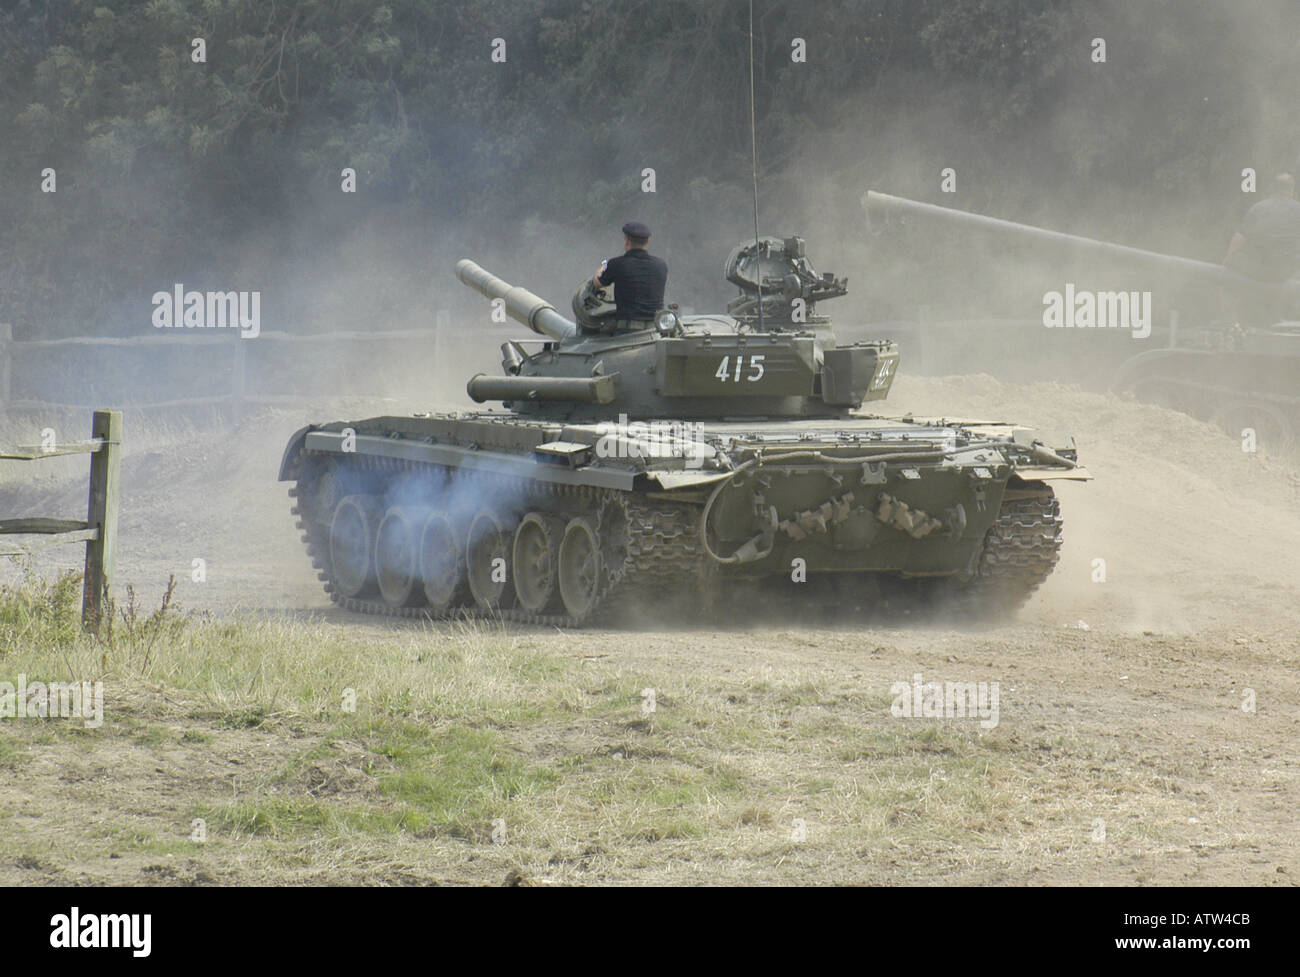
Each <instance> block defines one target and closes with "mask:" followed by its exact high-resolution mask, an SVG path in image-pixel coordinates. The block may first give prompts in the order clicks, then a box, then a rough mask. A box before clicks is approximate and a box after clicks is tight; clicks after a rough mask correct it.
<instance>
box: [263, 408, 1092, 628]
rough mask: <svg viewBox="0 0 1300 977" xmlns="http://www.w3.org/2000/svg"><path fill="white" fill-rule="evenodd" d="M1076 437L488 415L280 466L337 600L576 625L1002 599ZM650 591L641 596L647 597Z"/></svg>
mask: <svg viewBox="0 0 1300 977" xmlns="http://www.w3.org/2000/svg"><path fill="white" fill-rule="evenodd" d="M1072 455H1073V445H1072V443H1070V442H1068V439H1067V440H1065V441H1061V440H1060V439H1058V440H1056V441H1053V440H1052V439H1050V438H1047V439H1044V438H1043V437H1041V436H1039V435H1035V434H1034V433H1033V432H1028V431H1025V430H1024V429H1019V428H1015V427H1014V426H1012V425H1004V424H980V423H962V424H954V423H945V422H940V421H933V422H924V421H917V420H914V419H913V420H892V419H888V418H880V417H852V418H842V417H839V418H832V419H822V420H800V421H798V422H795V421H790V420H773V421H765V420H754V419H746V420H740V421H726V420H719V421H701V422H698V423H694V422H691V423H683V422H679V421H661V422H655V421H646V422H640V423H635V422H634V423H628V422H627V421H626V418H622V419H620V420H619V421H618V422H605V423H575V424H566V423H563V422H557V421H544V420H531V419H527V418H522V417H519V416H518V415H508V414H502V413H498V412H483V413H455V414H429V415H420V416H413V417H378V418H370V419H366V420H360V421H353V422H338V423H333V424H327V425H322V426H312V427H309V428H304V429H302V430H300V431H299V432H297V433H296V434H295V435H294V437H293V438H292V439H291V440H290V443H289V445H288V447H287V449H286V452H285V456H284V460H283V463H282V465H281V471H280V478H281V480H283V481H289V482H292V483H293V486H292V488H291V490H290V491H291V495H292V497H293V499H294V505H293V512H294V514H295V515H296V516H297V518H298V524H299V527H300V528H301V529H302V532H303V539H304V542H306V544H307V548H308V553H309V556H310V558H311V560H312V562H313V565H314V566H315V568H316V569H317V571H318V574H319V576H320V578H321V579H322V581H323V582H324V584H325V589H326V591H327V592H328V593H329V595H330V597H331V599H332V600H334V601H335V602H336V603H338V604H340V605H341V606H343V607H345V608H347V609H349V610H353V611H359V612H368V613H381V614H395V615H400V616H428V617H448V616H462V615H470V616H490V617H504V618H507V619H512V620H521V621H529V622H535V623H544V624H550V625H559V626H570V627H571V626H579V625H582V624H586V623H589V622H592V621H600V620H604V619H607V618H609V617H611V616H616V615H617V614H618V612H619V610H620V609H621V608H623V607H625V606H627V605H629V604H634V603H640V604H645V603H646V602H647V600H648V599H652V597H653V595H654V594H656V593H666V592H668V591H688V592H692V593H694V594H696V595H698V596H699V597H700V602H707V601H708V600H717V599H724V600H725V599H727V597H728V595H735V594H740V593H741V592H743V588H744V587H745V586H747V585H752V584H754V583H758V582H762V583H764V584H767V585H772V586H779V587H787V586H788V587H789V588H790V591H791V594H792V595H793V596H794V597H796V598H797V597H798V595H799V593H800V591H798V590H797V589H796V588H798V587H799V586H800V585H801V584H803V583H806V582H807V581H809V580H814V579H819V578H820V579H824V578H827V577H832V578H835V579H836V580H838V581H840V582H842V583H845V584H846V585H847V586H849V587H858V586H862V587H866V586H868V585H867V584H866V583H865V582H864V581H865V580H866V579H867V577H887V578H890V579H892V580H904V581H924V582H925V585H926V586H928V587H930V588H931V589H933V590H935V592H942V593H944V594H945V595H946V598H947V599H948V600H949V601H950V602H951V603H952V605H953V606H954V607H956V608H958V609H961V608H965V609H967V610H971V611H982V612H987V613H992V614H1003V613H1007V612H1009V611H1011V610H1014V608H1015V607H1016V606H1018V605H1019V604H1020V603H1021V602H1023V601H1024V600H1025V599H1026V598H1027V597H1028V596H1029V594H1030V593H1032V591H1033V590H1034V589H1035V588H1036V587H1037V586H1038V585H1039V584H1040V583H1041V582H1042V581H1043V580H1044V579H1045V578H1046V577H1047V576H1048V574H1050V573H1051V570H1052V568H1053V566H1054V565H1055V563H1056V560H1057V556H1058V550H1059V547H1060V545H1061V520H1060V514H1059V507H1058V504H1057V502H1056V500H1055V498H1054V496H1053V493H1052V490H1051V488H1050V486H1049V485H1048V481H1049V480H1050V479H1053V478H1086V477H1088V476H1087V473H1086V472H1084V471H1083V470H1082V469H1080V468H1078V467H1077V466H1075V465H1074V463H1073V458H1072ZM647 588H648V589H647Z"/></svg>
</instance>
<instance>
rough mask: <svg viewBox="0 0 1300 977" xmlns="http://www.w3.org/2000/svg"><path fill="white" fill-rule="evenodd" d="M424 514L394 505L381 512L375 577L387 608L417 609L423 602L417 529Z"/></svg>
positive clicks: (419, 510) (418, 533)
mask: <svg viewBox="0 0 1300 977" xmlns="http://www.w3.org/2000/svg"><path fill="white" fill-rule="evenodd" d="M425 518H426V516H425V512H424V510H422V509H416V508H411V507H409V506H394V507H392V508H391V509H389V510H388V511H387V512H386V513H384V518H383V521H382V522H380V524H379V531H378V533H377V534H376V537H375V578H376V580H377V582H378V584H379V596H380V597H382V598H383V600H384V603H385V604H387V605H388V606H389V607H417V606H419V605H420V604H423V603H424V590H423V588H422V587H421V586H420V558H419V556H420V530H421V529H423V528H424V521H425Z"/></svg>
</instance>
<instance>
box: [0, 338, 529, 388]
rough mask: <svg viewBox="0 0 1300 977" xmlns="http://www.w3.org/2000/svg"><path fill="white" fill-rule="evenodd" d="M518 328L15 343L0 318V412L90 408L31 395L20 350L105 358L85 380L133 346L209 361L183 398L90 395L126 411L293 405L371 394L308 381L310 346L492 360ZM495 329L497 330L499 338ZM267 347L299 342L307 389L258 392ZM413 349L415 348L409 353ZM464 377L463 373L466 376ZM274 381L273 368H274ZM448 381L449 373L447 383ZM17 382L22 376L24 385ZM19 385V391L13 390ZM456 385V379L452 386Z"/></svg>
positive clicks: (394, 360)
mask: <svg viewBox="0 0 1300 977" xmlns="http://www.w3.org/2000/svg"><path fill="white" fill-rule="evenodd" d="M520 328H523V327H519V326H515V327H513V328H510V327H506V329H505V330H504V331H501V330H498V329H493V328H481V327H475V329H473V330H464V331H453V330H452V329H451V328H450V323H449V318H448V317H447V315H446V314H445V313H440V314H439V316H438V324H437V326H436V327H434V328H425V329H397V330H382V331H373V332H372V331H340V332H328V333H306V334H299V333H289V332H280V331H273V330H264V331H262V332H261V333H259V334H258V335H257V336H256V337H255V338H252V339H243V338H241V337H240V336H239V335H238V330H235V329H221V330H196V329H167V330H158V331H156V332H150V333H148V334H145V335H141V336H125V337H119V336H112V337H109V336H103V337H82V336H78V337H69V338H65V339H24V340H15V339H14V338H13V327H12V326H11V325H10V324H7V323H0V410H28V409H41V408H76V409H92V407H93V405H91V404H86V403H75V402H72V401H71V400H70V399H68V398H65V397H60V396H58V395H57V394H56V395H54V396H48V395H46V394H45V392H44V391H41V392H40V394H41V395H39V396H33V395H32V393H33V391H32V390H31V387H32V386H33V385H36V386H41V384H40V381H39V379H37V380H36V383H35V384H33V382H32V381H33V379H35V377H34V376H33V375H32V372H33V371H31V370H30V369H28V368H25V367H15V362H17V361H20V359H21V360H26V359H27V355H26V354H29V353H31V354H35V353H40V352H42V351H47V352H50V353H53V354H55V355H56V356H60V357H61V356H62V355H63V354H65V353H66V354H73V353H75V352H77V351H94V352H95V353H96V355H99V354H100V353H101V352H102V354H103V356H104V358H105V362H101V364H100V365H99V366H98V367H97V368H96V369H95V371H94V373H95V376H94V377H92V378H88V379H100V380H103V379H104V378H111V377H114V376H117V375H119V374H120V373H122V371H117V370H115V369H114V367H113V364H112V362H111V361H110V360H109V358H110V357H114V356H116V357H118V358H119V362H122V361H123V358H124V357H126V356H129V355H132V351H137V350H150V349H153V350H157V349H163V350H171V351H175V352H180V353H193V352H196V351H197V355H200V356H203V357H205V358H206V359H207V361H208V364H207V365H208V370H207V372H208V373H210V374H211V375H212V377H213V382H212V383H211V384H209V388H208V389H207V390H204V391H202V392H198V391H196V392H194V393H186V395H185V396H179V397H162V398H158V397H153V398H141V390H140V387H141V385H140V384H126V385H124V388H123V389H121V390H111V391H107V392H105V393H100V394H97V399H99V398H100V397H103V398H105V399H107V398H109V397H111V399H114V400H117V401H119V402H122V403H123V405H124V406H128V407H132V408H170V407H204V406H217V407H220V406H229V407H231V408H233V409H234V410H235V412H238V411H239V410H241V409H242V408H243V407H244V406H245V405H258V404H268V405H295V404H304V403H308V402H310V401H312V400H314V399H319V398H320V397H321V396H332V395H336V394H338V393H340V392H342V393H345V394H353V393H354V394H355V395H357V396H366V395H370V396H373V395H374V394H375V392H376V391H375V390H374V389H372V388H367V379H368V378H367V377H366V376H365V375H364V373H361V374H358V375H357V376H356V377H355V379H356V381H357V387H358V389H356V390H355V391H339V390H337V389H334V385H333V384H332V383H328V382H326V383H323V384H319V385H318V384H313V383H312V382H311V378H310V374H311V372H312V369H313V366H314V363H313V358H312V357H311V356H310V353H309V352H307V351H310V350H311V349H313V348H320V347H327V346H334V347H336V348H338V349H339V350H341V351H344V352H346V350H347V348H348V347H349V346H351V347H354V348H355V347H357V346H362V347H363V348H374V349H383V350H385V351H387V352H388V353H389V356H388V362H390V363H391V364H393V365H395V366H401V367H408V368H409V367H410V366H411V365H412V362H418V363H419V364H421V365H425V366H429V367H430V368H431V367H432V366H433V365H435V364H440V363H442V362H444V361H445V360H446V359H447V358H448V357H449V355H452V354H455V355H456V356H457V357H458V358H460V357H464V356H466V355H469V356H473V355H476V354H478V355H481V356H482V357H486V360H485V362H486V363H491V362H495V360H496V359H497V357H496V351H497V348H498V346H499V345H500V343H501V342H503V341H505V339H508V338H511V337H512V336H514V335H516V334H517V331H518V329H520ZM498 332H500V335H498ZM268 347H279V348H287V349H292V350H293V351H294V352H295V353H296V352H297V350H298V348H299V347H302V349H303V351H304V355H302V356H294V357H293V359H292V360H290V361H289V364H290V365H291V366H293V367H294V369H292V370H290V371H289V372H292V373H293V374H294V376H296V377H299V378H304V383H305V385H306V386H308V387H309V388H310V389H311V391H312V392H311V393H285V392H281V391H279V390H271V389H265V388H266V387H268V386H269V387H276V386H278V384H277V383H275V382H271V383H264V384H262V389H259V388H258V387H257V385H255V384H254V383H252V382H250V379H249V377H250V373H251V372H254V371H252V370H251V365H252V364H254V362H255V361H254V359H253V353H254V349H255V348H256V350H257V351H258V352H262V351H265V350H267V348H268ZM412 350H415V351H417V352H415V353H413V352H412ZM42 372H43V373H44V375H45V376H46V377H49V376H50V375H52V374H53V373H54V372H55V371H53V370H48V369H47V370H45V371H40V370H37V371H35V374H38V375H39V374H41V373H42ZM466 377H467V378H468V374H467V375H466ZM277 379H282V378H281V377H279V372H278V371H277ZM452 379H454V378H449V379H448V382H450V381H451V380H452ZM23 381H27V382H26V383H24V382H23ZM20 387H26V388H27V389H26V390H22V389H19V388H20ZM457 387H458V388H459V384H457Z"/></svg>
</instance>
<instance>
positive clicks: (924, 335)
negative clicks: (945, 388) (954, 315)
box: [914, 305, 930, 376]
mask: <svg viewBox="0 0 1300 977" xmlns="http://www.w3.org/2000/svg"><path fill="white" fill-rule="evenodd" d="M916 345H917V352H916V367H915V368H914V369H915V370H916V373H917V375H919V376H929V372H930V307H929V306H928V305H923V306H921V307H920V308H919V309H917V311H916Z"/></svg>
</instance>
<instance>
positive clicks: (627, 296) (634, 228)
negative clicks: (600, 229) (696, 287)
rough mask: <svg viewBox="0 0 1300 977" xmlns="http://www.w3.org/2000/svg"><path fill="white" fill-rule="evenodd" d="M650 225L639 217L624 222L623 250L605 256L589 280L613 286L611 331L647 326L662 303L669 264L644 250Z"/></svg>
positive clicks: (645, 327) (600, 285)
mask: <svg viewBox="0 0 1300 977" xmlns="http://www.w3.org/2000/svg"><path fill="white" fill-rule="evenodd" d="M649 243H650V228H648V227H647V226H646V225H645V224H642V223H641V222H640V221H628V222H627V223H626V224H624V225H623V253H622V254H621V255H619V256H618V257H616V258H606V259H605V260H604V261H603V262H601V265H600V271H598V272H596V275H595V277H594V278H593V279H592V280H591V282H592V284H593V285H595V286H596V287H597V288H604V287H606V286H607V285H613V286H614V306H615V309H616V311H615V314H614V321H613V322H612V323H610V324H609V326H608V327H607V328H608V329H610V330H611V331H613V332H631V331H633V330H636V329H648V328H650V325H651V324H652V323H653V322H654V317H655V313H656V312H658V311H659V310H660V309H662V308H663V306H664V287H665V286H666V285H667V284H668V265H666V264H665V263H664V261H663V259H662V258H656V257H655V256H654V255H652V254H650V252H649V251H647V250H646V245H648V244H649Z"/></svg>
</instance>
